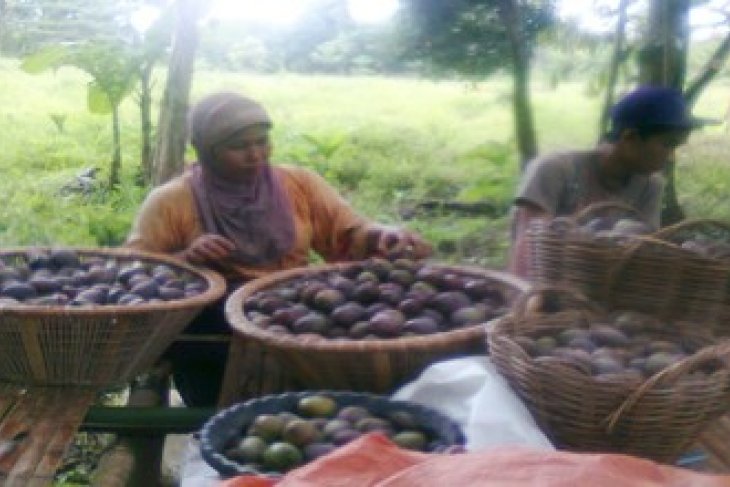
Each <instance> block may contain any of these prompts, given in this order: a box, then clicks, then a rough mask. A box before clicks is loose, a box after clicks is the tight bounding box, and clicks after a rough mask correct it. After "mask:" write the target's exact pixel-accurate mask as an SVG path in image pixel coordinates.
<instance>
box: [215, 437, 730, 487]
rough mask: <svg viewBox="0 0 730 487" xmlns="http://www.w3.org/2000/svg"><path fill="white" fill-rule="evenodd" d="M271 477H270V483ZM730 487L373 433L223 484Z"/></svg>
mask: <svg viewBox="0 0 730 487" xmlns="http://www.w3.org/2000/svg"><path fill="white" fill-rule="evenodd" d="M266 482H268V483H266ZM274 485H276V487H426V486H434V487H442V486H454V487H456V486H469V487H478V486H485V487H585V486H589V487H619V486H620V487H730V476H727V475H709V474H702V473H697V472H692V471H690V470H685V469H682V468H678V467H672V466H668V465H661V464H658V463H654V462H651V461H649V460H643V459H640V458H636V457H630V456H627V455H617V454H580V453H568V452H554V451H549V452H547V451H543V450H530V449H526V448H524V447H517V448H516V447H505V448H499V449H493V450H487V451H482V452H478V453H463V454H454V455H446V454H425V453H418V452H413V451H409V450H403V449H401V448H398V447H397V446H396V445H394V444H393V443H392V442H390V441H389V440H388V439H387V438H386V437H385V436H383V435H382V434H380V433H370V434H368V435H365V436H362V437H360V438H359V439H357V440H355V441H353V442H352V443H350V444H348V445H346V446H344V447H342V448H339V449H337V450H335V451H334V452H332V453H330V454H329V455H326V456H324V457H321V458H320V459H318V460H316V461H314V462H312V463H309V464H307V465H304V466H303V467H300V468H298V469H296V470H293V471H291V472H289V473H288V474H287V475H286V476H284V477H283V478H282V479H281V480H280V481H279V482H275V481H273V480H267V479H262V478H260V477H251V476H246V477H235V478H233V479H230V480H228V481H226V482H224V483H223V484H222V485H221V487H267V486H274Z"/></svg>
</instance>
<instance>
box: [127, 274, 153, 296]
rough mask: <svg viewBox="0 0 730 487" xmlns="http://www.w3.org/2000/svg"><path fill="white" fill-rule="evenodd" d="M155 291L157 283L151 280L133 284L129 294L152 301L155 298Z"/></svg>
mask: <svg viewBox="0 0 730 487" xmlns="http://www.w3.org/2000/svg"><path fill="white" fill-rule="evenodd" d="M157 289H158V287H157V283H156V282H155V281H153V280H152V279H147V280H146V281H141V282H139V283H137V284H135V285H134V286H133V287H132V288H131V289H130V290H129V292H131V293H132V294H136V295H137V296H140V297H142V298H145V299H152V298H156V297H157Z"/></svg>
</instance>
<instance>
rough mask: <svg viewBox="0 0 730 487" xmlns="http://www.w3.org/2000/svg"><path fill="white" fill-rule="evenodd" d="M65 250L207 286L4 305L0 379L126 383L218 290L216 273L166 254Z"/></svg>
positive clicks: (6, 255) (15, 253) (20, 251)
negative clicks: (190, 292)
mask: <svg viewBox="0 0 730 487" xmlns="http://www.w3.org/2000/svg"><path fill="white" fill-rule="evenodd" d="M29 250H31V249H28V248H13V249H3V250H2V251H0V258H2V259H4V260H5V259H22V258H24V256H25V255H26V253H27V252H28V251H29ZM33 250H37V249H33ZM72 250H75V251H76V252H77V253H78V255H79V256H80V257H81V259H84V258H89V257H102V258H114V259H117V260H118V261H120V262H126V261H130V262H131V261H141V262H143V263H150V264H158V263H159V264H163V263H164V264H166V265H168V266H170V267H172V268H174V269H178V270H181V271H184V272H186V273H189V274H190V275H191V276H196V277H197V278H199V279H203V280H204V281H205V283H206V287H207V288H206V289H205V290H204V291H203V292H201V293H200V294H198V295H195V296H193V297H188V298H183V299H177V300H171V301H167V302H154V303H145V304H136V305H93V306H84V307H74V306H68V305H49V306H45V305H28V304H16V305H6V304H3V306H2V307H0V381H5V382H11V383H16V384H24V385H43V386H60V385H75V386H93V387H105V386H110V385H114V384H121V383H124V382H127V381H129V380H130V379H132V378H133V377H134V376H135V375H137V374H138V373H140V372H142V371H144V370H146V369H148V368H149V367H150V366H151V365H153V364H154V362H155V361H156V360H157V359H158V358H159V357H160V356H161V354H162V353H163V352H164V350H165V349H166V348H167V347H168V346H169V345H170V343H171V342H172V341H173V340H174V338H175V336H176V335H177V334H178V333H179V332H181V331H182V330H183V328H184V327H185V326H186V325H187V324H188V323H189V322H190V321H191V320H192V319H193V318H194V317H195V316H196V315H197V314H198V312H199V311H200V310H201V309H202V308H203V307H204V306H206V305H207V304H209V303H212V302H213V301H215V300H217V299H220V298H221V297H222V296H223V293H224V292H225V282H224V280H223V278H222V277H221V276H219V275H218V274H217V273H215V272H212V271H207V270H201V269H197V268H194V267H191V266H188V265H187V264H185V263H183V262H181V261H179V260H177V259H173V258H171V257H168V256H165V255H160V254H153V253H147V252H140V251H132V250H127V249H121V248H119V249H112V248H109V249H83V248H80V249H72Z"/></svg>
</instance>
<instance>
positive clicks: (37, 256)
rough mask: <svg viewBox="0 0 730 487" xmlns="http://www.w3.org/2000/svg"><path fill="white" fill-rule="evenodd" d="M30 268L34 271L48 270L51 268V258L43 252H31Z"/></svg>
mask: <svg viewBox="0 0 730 487" xmlns="http://www.w3.org/2000/svg"><path fill="white" fill-rule="evenodd" d="M28 267H29V268H30V269H32V270H34V271H35V270H38V269H48V268H49V267H51V257H50V256H49V255H48V253H46V252H44V251H42V250H38V251H30V252H29V253H28Z"/></svg>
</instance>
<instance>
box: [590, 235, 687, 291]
mask: <svg viewBox="0 0 730 487" xmlns="http://www.w3.org/2000/svg"><path fill="white" fill-rule="evenodd" d="M648 245H656V246H659V247H665V248H668V249H670V250H680V248H679V247H678V246H677V245H675V244H673V243H671V242H666V241H664V240H660V239H658V238H655V237H654V236H653V235H651V236H650V235H636V236H634V237H633V241H632V242H631V243H630V244H629V245H628V246H627V247H625V248H624V249H623V250H621V255H620V257H619V259H618V260H617V261H616V263H615V264H614V265H613V266H612V267H611V269H609V271H608V277H607V279H606V282H605V284H604V287H603V289H604V293H603V294H604V297H605V301H606V302H607V303H612V298H613V292H614V291H615V289H616V284H617V283H618V282H620V280H621V279H620V277H621V274H622V273H623V271H624V269H625V268H626V266H627V265H628V263H629V262H630V261H631V259H632V257H634V255H635V254H636V253H637V252H638V251H639V250H641V249H642V248H644V247H646V246H648Z"/></svg>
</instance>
